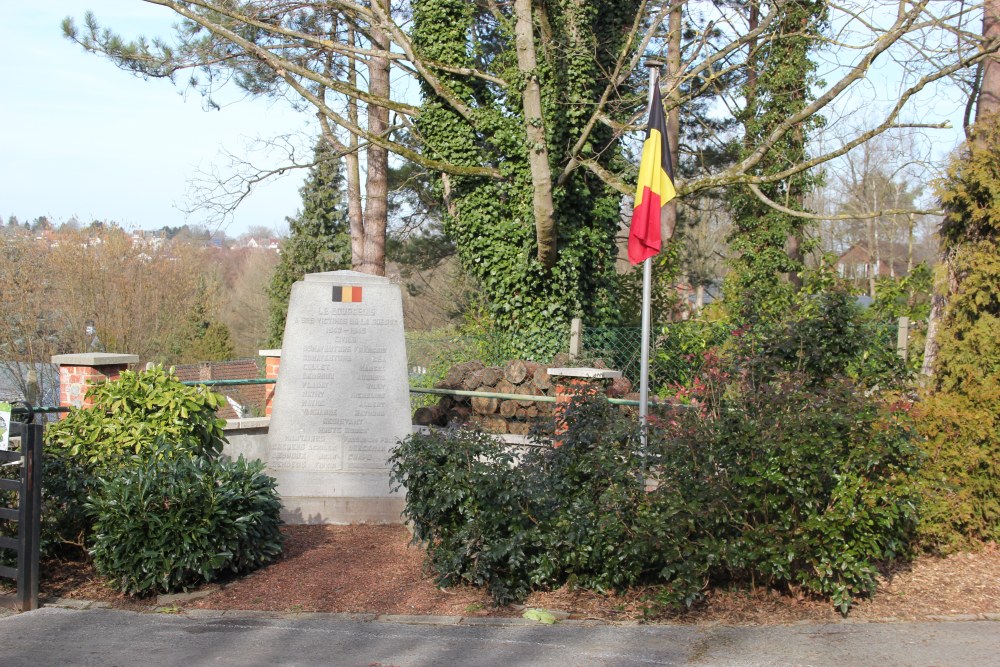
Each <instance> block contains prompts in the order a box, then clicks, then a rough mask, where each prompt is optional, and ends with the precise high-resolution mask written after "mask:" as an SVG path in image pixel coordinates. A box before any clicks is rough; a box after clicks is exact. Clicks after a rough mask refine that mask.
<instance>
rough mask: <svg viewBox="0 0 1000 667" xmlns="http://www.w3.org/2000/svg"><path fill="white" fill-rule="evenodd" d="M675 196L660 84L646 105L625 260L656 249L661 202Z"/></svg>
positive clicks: (641, 258) (634, 260) (639, 259)
mask: <svg viewBox="0 0 1000 667" xmlns="http://www.w3.org/2000/svg"><path fill="white" fill-rule="evenodd" d="M676 195H677V192H676V190H674V179H673V164H672V163H671V160H670V145H669V144H668V143H667V123H666V121H665V119H664V116H663V102H662V101H661V100H660V87H659V85H658V84H657V85H655V86H654V88H653V100H652V104H651V105H650V108H649V125H648V127H647V129H646V141H645V142H644V143H643V144H642V160H641V161H640V162H639V184H638V186H637V187H636V189H635V208H634V209H633V210H632V224H631V226H630V227H629V230H628V259H629V261H630V262H632V263H633V264H639V263H641V262H643V261H645V260H646V259H648V258H650V257H652V256H654V255H656V254H657V253H659V252H660V248H661V245H662V239H661V236H660V217H661V213H662V209H663V205H664V204H666V203H667V202H668V201H670V200H671V199H673V198H674V197H675V196H676Z"/></svg>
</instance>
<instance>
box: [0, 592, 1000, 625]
mask: <svg viewBox="0 0 1000 667" xmlns="http://www.w3.org/2000/svg"><path fill="white" fill-rule="evenodd" d="M42 606H44V607H53V608H56V609H72V610H75V611H87V610H90V609H113V607H112V606H111V605H110V604H108V603H107V602H101V601H97V600H82V599H76V598H49V599H47V600H42ZM4 611H7V610H4ZM121 611H130V610H121ZM10 612H11V613H10V614H0V618H9V617H10V616H12V615H16V613H17V612H14V611H13V610H10ZM131 613H140V614H143V613H145V614H150V613H159V614H172V615H177V616H181V617H184V618H190V619H206V620H207V619H219V618H226V619H256V618H259V619H285V620H331V621H354V622H358V623H391V624H398V625H440V626H467V627H476V626H479V627H482V626H487V627H489V626H493V627H504V626H506V627H515V626H521V627H524V626H538V625H545V624H544V623H539V622H537V621H532V620H529V619H526V618H521V617H520V616H439V615H420V614H371V613H351V612H319V611H259V610H253V609H247V610H233V609H228V610H223V609H184V608H183V607H182V606H180V605H171V606H162V605H161V606H156V607H150V608H149V609H147V610H143V611H133V612H131ZM559 614H560V615H562V614H566V612H559ZM928 621H930V622H951V623H954V622H973V621H991V622H994V623H996V622H1000V612H996V613H994V612H985V613H981V614H925V615H923V616H919V617H917V618H912V619H902V618H897V617H883V618H840V619H827V620H817V621H813V620H802V621H795V622H793V623H778V624H775V625H777V626H781V625H794V626H809V625H829V624H831V623H839V624H842V625H865V624H869V623H879V624H892V623H914V622H928ZM556 625H569V626H579V627H597V626H613V627H631V626H638V625H648V626H688V625H691V624H689V623H645V622H642V621H609V620H605V619H599V618H579V619H578V618H560V619H559V620H558V621H557V622H556ZM696 625H701V626H705V627H720V626H724V624H723V623H720V622H717V621H715V622H712V623H703V624H696ZM734 627H740V626H734ZM761 627H765V626H761Z"/></svg>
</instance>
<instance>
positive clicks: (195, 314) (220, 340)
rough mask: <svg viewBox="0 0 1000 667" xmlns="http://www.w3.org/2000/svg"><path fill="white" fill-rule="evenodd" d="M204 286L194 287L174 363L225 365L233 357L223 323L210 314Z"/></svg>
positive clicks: (206, 286)
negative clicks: (207, 362)
mask: <svg viewBox="0 0 1000 667" xmlns="http://www.w3.org/2000/svg"><path fill="white" fill-rule="evenodd" d="M210 301H211V299H210V296H209V288H208V284H207V283H206V282H205V281H204V280H201V281H199V283H198V295H197V297H196V298H195V301H194V303H193V305H192V306H191V310H190V312H189V313H188V316H187V321H186V322H185V326H184V329H183V330H182V332H181V335H180V337H179V339H178V340H177V342H176V344H175V346H174V349H173V356H174V359H175V360H176V361H177V362H178V363H196V362H199V361H225V360H227V359H232V358H233V355H234V354H235V350H236V348H235V346H234V345H233V338H232V335H231V334H230V332H229V327H227V326H226V325H225V324H224V323H223V322H221V321H219V320H218V319H217V318H216V317H215V315H213V314H212V312H211V308H210V306H209V302H210Z"/></svg>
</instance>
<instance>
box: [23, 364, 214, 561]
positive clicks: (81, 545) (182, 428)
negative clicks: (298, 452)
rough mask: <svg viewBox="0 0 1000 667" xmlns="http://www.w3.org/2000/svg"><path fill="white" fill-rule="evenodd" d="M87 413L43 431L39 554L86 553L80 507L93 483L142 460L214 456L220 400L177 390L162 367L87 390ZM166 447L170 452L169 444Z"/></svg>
mask: <svg viewBox="0 0 1000 667" xmlns="http://www.w3.org/2000/svg"><path fill="white" fill-rule="evenodd" d="M87 397H88V398H89V399H90V400H92V401H93V407H90V408H74V409H71V410H70V412H69V413H68V414H67V415H66V416H65V418H63V419H61V420H60V421H58V422H54V423H51V424H49V425H47V426H46V429H45V457H44V472H43V476H42V480H43V481H42V485H43V487H42V493H43V499H42V502H43V513H42V516H43V531H42V547H43V549H44V550H45V553H46V554H49V555H57V554H60V553H64V552H66V551H67V550H70V551H72V550H84V551H85V550H86V548H87V545H86V542H87V537H88V534H89V531H90V526H91V524H92V522H93V517H91V516H89V515H88V514H87V511H86V509H85V505H86V501H87V498H88V497H89V496H90V495H91V494H93V493H94V492H95V491H96V489H97V485H98V481H99V480H100V479H110V478H112V477H114V476H115V475H116V474H117V472H118V470H119V469H121V468H122V467H129V466H132V465H134V464H135V461H136V457H138V458H139V459H140V460H142V459H145V458H148V457H168V458H178V457H184V458H191V457H195V456H206V457H209V458H212V457H216V456H218V455H219V453H220V452H221V451H222V445H223V442H224V436H223V431H222V427H223V425H224V424H225V421H224V420H222V419H218V418H217V417H216V410H217V408H218V407H219V406H220V405H222V403H223V401H224V400H225V399H224V397H223V396H222V395H221V394H216V393H213V392H211V391H209V390H208V389H206V388H205V387H189V386H187V385H184V384H182V383H181V382H180V381H178V380H177V378H176V377H175V376H173V375H172V374H171V373H170V372H168V371H165V370H164V369H163V368H162V367H155V368H153V369H150V370H145V371H138V372H135V371H125V372H123V373H122V374H121V377H120V378H119V379H117V380H113V381H110V382H104V383H101V384H97V385H93V386H91V387H90V388H89V389H88V390H87ZM168 445H169V446H168Z"/></svg>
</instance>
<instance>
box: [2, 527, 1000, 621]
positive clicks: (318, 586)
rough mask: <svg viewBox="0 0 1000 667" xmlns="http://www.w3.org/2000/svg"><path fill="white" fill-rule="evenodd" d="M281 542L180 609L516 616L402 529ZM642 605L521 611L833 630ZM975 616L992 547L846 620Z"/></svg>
mask: <svg viewBox="0 0 1000 667" xmlns="http://www.w3.org/2000/svg"><path fill="white" fill-rule="evenodd" d="M284 531H285V533H286V534H287V536H288V541H287V542H286V545H285V553H284V555H283V556H282V558H281V559H280V560H279V561H277V562H276V563H274V564H272V565H270V566H268V567H266V568H263V569H261V570H259V571H257V572H254V573H252V574H250V575H248V576H246V577H242V578H239V579H234V580H231V581H228V582H223V586H222V588H221V590H218V591H216V592H214V593H212V594H211V595H209V596H208V597H206V598H202V599H200V600H197V601H193V602H188V603H184V604H183V606H184V607H186V608H203V609H239V610H267V611H282V612H298V611H302V612H307V611H323V612H356V613H377V614H441V615H451V616H514V615H520V614H521V611H522V609H523V607H504V608H500V609H496V608H493V606H492V604H491V602H490V599H489V597H488V596H487V595H485V594H484V593H483V592H482V591H480V590H477V589H473V588H470V587H458V588H452V589H447V590H442V589H439V588H437V587H436V586H435V585H434V580H433V577H432V576H430V575H429V573H427V572H426V571H425V569H424V567H423V552H422V551H421V550H420V549H419V548H417V547H414V546H411V545H409V538H410V535H409V533H408V532H407V531H406V529H405V528H403V527H401V526H368V525H357V526H287V527H285V528H284ZM43 572H44V576H43V581H42V596H43V597H64V598H80V599H88V600H99V601H104V602H108V603H110V604H112V605H113V606H115V607H119V608H126V609H133V610H143V609H151V608H152V607H154V606H155V604H156V601H155V599H144V600H143V599H139V600H137V599H134V598H128V597H124V596H121V595H119V594H117V593H115V592H114V591H112V590H111V589H110V588H108V587H107V586H106V585H105V584H104V583H103V581H102V580H101V579H100V578H99V577H98V576H96V574H95V573H94V572H93V569H92V568H91V567H90V566H89V565H87V564H84V563H74V562H64V563H59V562H49V563H45V564H44V566H43ZM0 592H2V589H0ZM651 593H652V591H651V590H636V591H630V592H629V593H628V594H625V595H600V594H597V593H592V592H588V591H576V590H568V589H565V588H564V589H561V590H558V591H554V592H549V593H535V594H533V595H532V596H531V597H530V598H529V599H528V600H527V602H526V606H528V607H540V608H545V609H553V610H560V611H564V612H568V613H569V614H570V615H571V617H572V618H596V619H603V620H608V621H626V620H661V621H669V622H673V623H699V624H700V623H725V624H736V625H742V624H753V625H766V624H784V623H792V622H796V621H834V620H837V619H839V618H840V615H839V614H838V613H837V612H836V611H834V609H833V608H832V605H831V604H830V603H829V602H825V601H821V600H814V599H809V598H806V597H802V596H795V595H788V594H781V593H778V592H777V591H772V590H769V589H765V588H757V589H754V590H719V589H717V590H713V591H711V592H710V593H709V595H708V597H707V599H706V601H705V602H703V603H700V604H699V605H697V606H696V607H695V608H694V609H692V610H690V611H687V612H685V613H683V614H678V615H673V616H669V617H666V618H664V617H660V618H658V619H652V618H650V617H649V616H648V615H647V612H646V608H647V604H646V602H645V601H646V600H647V599H648V598H649V597H650V595H651ZM983 613H1000V548H998V547H997V545H995V544H989V545H986V546H985V547H984V548H983V549H982V550H980V551H978V552H976V553H965V554H957V555H954V556H949V557H947V558H931V557H923V558H920V559H918V560H916V561H915V562H913V563H910V564H907V565H904V566H897V567H896V568H895V569H894V570H893V571H890V572H887V573H885V576H884V577H883V579H882V581H881V583H880V586H879V592H878V594H877V595H876V596H875V597H874V598H873V599H871V600H863V601H860V602H859V603H858V604H857V605H856V606H855V607H854V608H853V609H852V610H851V613H850V618H854V619H858V620H883V619H890V618H892V619H900V620H909V619H923V618H927V617H928V616H936V615H954V614H983Z"/></svg>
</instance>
